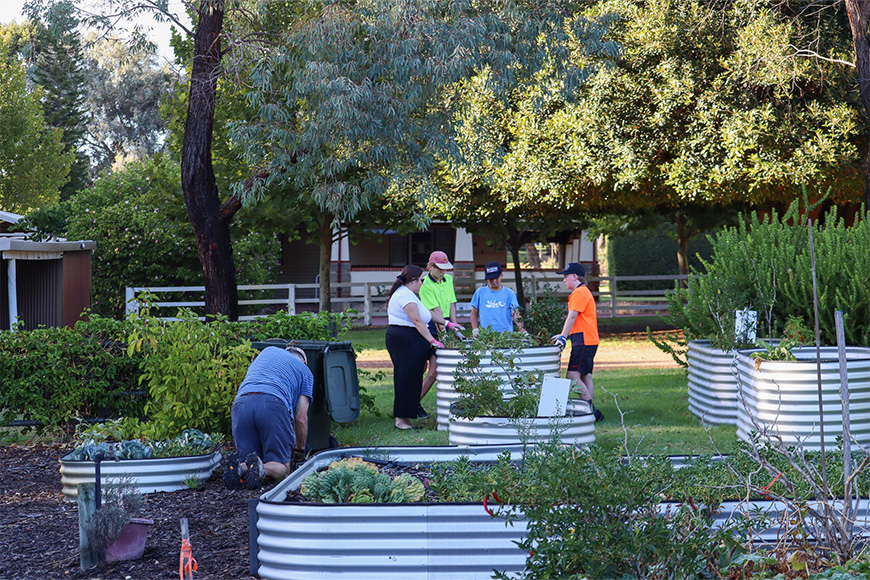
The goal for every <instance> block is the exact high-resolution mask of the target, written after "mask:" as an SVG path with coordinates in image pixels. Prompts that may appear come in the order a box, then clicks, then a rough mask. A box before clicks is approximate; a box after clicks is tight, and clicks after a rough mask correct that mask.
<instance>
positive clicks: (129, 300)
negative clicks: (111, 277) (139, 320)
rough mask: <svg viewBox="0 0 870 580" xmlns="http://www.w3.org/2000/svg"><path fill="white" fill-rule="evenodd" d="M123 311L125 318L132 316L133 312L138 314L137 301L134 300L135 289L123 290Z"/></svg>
mask: <svg viewBox="0 0 870 580" xmlns="http://www.w3.org/2000/svg"><path fill="white" fill-rule="evenodd" d="M124 293H125V300H124V304H125V310H124V312H126V314H127V316H129V315H131V314H133V313H134V312H139V301H138V300H136V289H135V288H125V289H124Z"/></svg>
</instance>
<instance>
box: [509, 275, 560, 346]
mask: <svg viewBox="0 0 870 580" xmlns="http://www.w3.org/2000/svg"><path fill="white" fill-rule="evenodd" d="M520 312H521V313H522V316H523V328H525V329H526V331H527V332H528V333H529V335H530V336H531V337H532V340H534V341H535V344H539V345H543V344H548V343H549V341H550V337H551V336H554V335H557V334H559V333H560V332H561V331H562V326H563V324H564V323H565V316H566V314H567V313H568V308H567V302H566V301H565V299H564V298H560V297H559V296H558V295H557V294H556V291H555V290H554V289H553V287H552V286H545V287H544V288H543V289H542V290H537V291H536V292H535V295H534V296H533V297H532V298H531V299H530V300H529V302H528V304H527V305H526V307H525V308H521V309H520Z"/></svg>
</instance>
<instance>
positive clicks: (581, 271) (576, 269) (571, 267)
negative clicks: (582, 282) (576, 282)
mask: <svg viewBox="0 0 870 580" xmlns="http://www.w3.org/2000/svg"><path fill="white" fill-rule="evenodd" d="M556 273H557V274H563V275H564V274H577V275H578V276H580V277H581V278H585V277H586V268H584V267H583V264H580V263H578V262H571V263H570V264H568V265H567V266H565V269H564V270H556Z"/></svg>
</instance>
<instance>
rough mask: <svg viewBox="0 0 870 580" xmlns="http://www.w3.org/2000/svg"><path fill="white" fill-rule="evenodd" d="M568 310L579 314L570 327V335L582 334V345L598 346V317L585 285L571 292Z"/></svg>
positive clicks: (593, 300)
mask: <svg viewBox="0 0 870 580" xmlns="http://www.w3.org/2000/svg"><path fill="white" fill-rule="evenodd" d="M568 310H576V311H577V312H579V314H578V315H577V319H576V320H575V321H574V326H572V327H571V334H576V333H578V332H582V333H583V344H587V345H590V346H591V345H593V344H598V342H599V340H598V315H597V314H596V312H595V298H593V297H592V292H590V291H589V288H587V287H586V284H583V285H582V286H578V287H577V288H574V291H573V292H571V295H570V296H569V297H568Z"/></svg>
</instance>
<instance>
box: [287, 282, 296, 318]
mask: <svg viewBox="0 0 870 580" xmlns="http://www.w3.org/2000/svg"><path fill="white" fill-rule="evenodd" d="M287 314H289V315H291V316H293V315H294V314H296V284H287Z"/></svg>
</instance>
